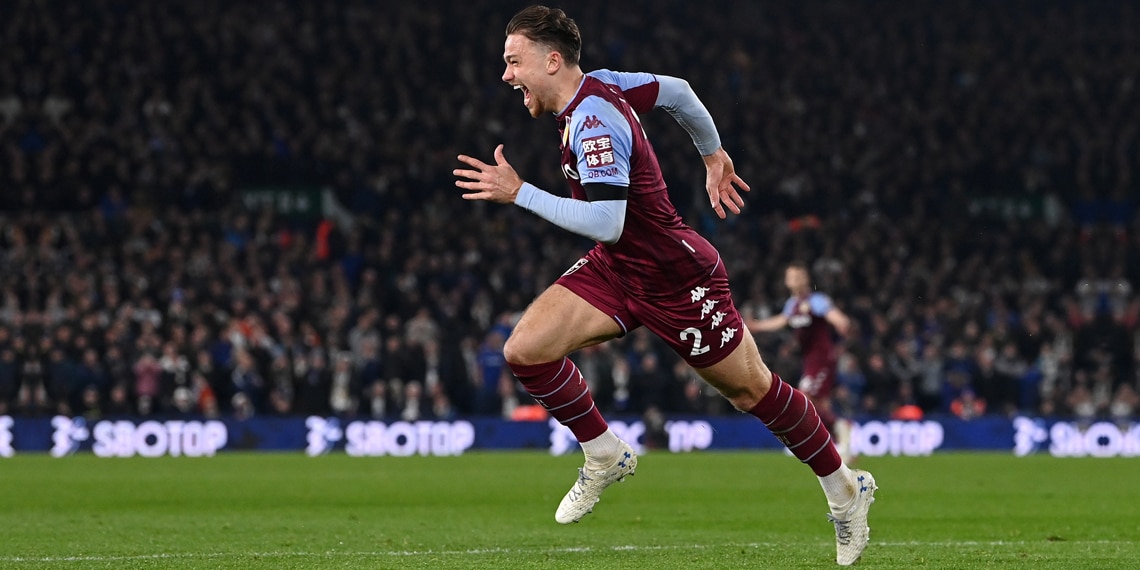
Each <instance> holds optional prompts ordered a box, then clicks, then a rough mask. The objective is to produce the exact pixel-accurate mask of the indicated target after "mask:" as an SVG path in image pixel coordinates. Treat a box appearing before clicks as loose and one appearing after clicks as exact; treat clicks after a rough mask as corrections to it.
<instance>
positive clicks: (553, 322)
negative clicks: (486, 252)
mask: <svg viewBox="0 0 1140 570" xmlns="http://www.w3.org/2000/svg"><path fill="white" fill-rule="evenodd" d="M596 265H597V264H594V266H589V267H587V266H585V263H584V262H580V264H579V265H576V266H575V268H574V269H572V270H571V271H568V272H567V273H566V274H565V275H563V276H562V278H561V279H559V280H558V282H556V283H555V284H554V285H552V286H551V287H550V288H549V289H547V290H546V291H545V292H543V293H542V294H541V295H539V297H538V298H537V299H535V301H534V302H533V303H532V304H531V306H530V307H528V308H527V310H526V312H524V313H523V316H522V318H521V319H520V320H519V323H518V324H517V325H516V326H515V329H514V331H513V332H512V333H511V336H510V338H508V339H507V342H506V345H504V347H503V354H504V357H505V358H506V360H507V364H508V365H509V366H510V368H511V371H512V372H514V374H515V376H516V377H517V378H518V379H519V382H521V383H522V385H523V387H524V388H525V389H526V391H527V393H529V394H530V395H531V396H533V397H534V398H535V400H537V401H538V402H539V403H540V404H541V405H542V406H543V407H545V408H546V409H547V410H548V411H549V412H550V414H551V415H552V416H554V418H555V419H557V420H558V421H559V422H560V423H562V424H563V425H565V426H566V427H567V428H569V429H570V431H571V432H573V434H574V437H575V438H576V439H577V440H578V441H579V443H580V444H581V445H582V451H583V453H584V454H585V456H586V463H585V465H584V466H583V467H582V469H580V470H579V473H578V479H577V480H576V481H575V483H574V486H573V487H571V489H570V491H569V492H568V493H567V494H566V496H565V497H564V498H563V499H562V502H561V503H560V504H559V506H558V510H557V511H556V512H555V520H557V521H558V522H559V523H562V524H566V523H570V522H577V521H578V520H580V519H581V518H582V517H583V516H585V515H586V513H589V512H590V511H591V510H592V509H593V507H594V505H595V504H596V503H597V502H598V500H599V499H600V496H601V493H602V491H603V490H605V488H606V487H608V486H609V485H611V484H612V483H614V482H616V481H620V480H622V479H623V478H624V477H625V476H626V475H632V474H633V472H634V470H635V469H636V467H637V455H636V453H635V452H634V449H633V448H632V447H631V446H630V445H629V444H627V443H626V442H623V441H621V440H620V439H618V437H617V435H615V434H614V433H613V431H611V430H610V429H609V428H608V426H607V425H606V422H605V420H604V419H603V418H602V415H601V413H599V411H598V409H597V406H595V405H594V400H593V397H592V396H591V395H590V391H589V388H588V387H587V385H586V382H585V379H584V378H583V377H582V374H581V372H580V371H579V370H578V367H577V366H575V364H574V362H573V361H571V360H570V359H569V358H567V357H566V355H567V354H569V353H571V352H573V351H576V350H578V349H581V348H585V347H587V346H591V345H594V344H598V343H600V342H604V341H606V340H608V339H611V338H615V337H618V336H621V335H622V334H624V333H625V332H626V327H630V328H633V327H635V326H637V325H636V323H635V322H634V319H633V318H632V317H631V316H629V315H628V314H627V313H626V311H625V309H624V308H623V307H622V306H621V301H620V299H619V298H617V297H618V295H617V294H616V293H615V292H614V289H613V288H612V287H609V286H608V284H607V281H606V278H605V276H604V272H602V271H600V268H597V267H596ZM619 323H620V324H619Z"/></svg>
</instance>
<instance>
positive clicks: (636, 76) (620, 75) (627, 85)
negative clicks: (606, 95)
mask: <svg viewBox="0 0 1140 570" xmlns="http://www.w3.org/2000/svg"><path fill="white" fill-rule="evenodd" d="M586 75H589V76H590V77H593V78H594V79H597V80H598V81H601V82H602V83H608V84H610V85H617V86H618V89H621V90H622V91H629V90H631V89H636V88H638V87H641V86H643V85H648V84H650V83H653V82H655V81H657V77H656V76H654V75H653V74H652V73H644V72H628V71H611V70H609V69H595V70H594V71H591V72H589V73H587V74H586Z"/></svg>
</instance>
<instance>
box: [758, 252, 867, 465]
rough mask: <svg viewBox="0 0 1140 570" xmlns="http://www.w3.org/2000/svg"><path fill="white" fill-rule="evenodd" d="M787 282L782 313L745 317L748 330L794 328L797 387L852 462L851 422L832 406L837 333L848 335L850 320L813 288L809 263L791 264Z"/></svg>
mask: <svg viewBox="0 0 1140 570" xmlns="http://www.w3.org/2000/svg"><path fill="white" fill-rule="evenodd" d="M784 285H785V286H786V287H787V288H788V292H789V293H790V294H791V297H789V298H788V300H787V301H786V302H785V303H784V310H783V311H781V312H780V314H778V315H774V316H771V317H768V318H766V319H762V320H756V319H750V318H746V319H745V323H746V324H747V325H748V330H749V331H751V332H754V333H758V332H772V331H777V330H780V329H782V328H784V327H791V329H792V331H794V333H795V337H796V340H797V341H798V342H799V345H800V353H801V357H802V359H803V373H802V375H801V376H800V383H799V386H797V388H799V389H800V391H801V392H803V393H805V394H807V395H808V396H809V397H810V398H811V400H812V402H813V403H815V407H816V409H817V410H819V417H820V418H821V419H822V420H823V423H824V425H825V426H827V429H828V431H830V432H831V434H832V436H833V437H834V438H835V445H836V447H837V448H838V449H839V453H840V455H841V456H843V459H844V461H849V460H850V459H851V453H850V450H851V424H850V422H848V421H847V420H845V419H843V418H838V417H836V415H835V412H834V410H833V408H832V405H831V390H832V388H833V387H834V386H835V376H836V374H837V369H838V366H839V347H838V346H837V344H836V342H835V335H836V333H839V334H840V335H844V336H846V335H847V333H848V332H849V331H850V329H851V319H849V318H847V315H846V314H844V313H843V311H841V310H839V308H837V307H836V306H835V305H834V303H832V302H831V297H828V296H827V295H826V294H824V293H821V292H819V291H812V287H811V275H810V273H809V272H808V268H807V265H806V264H804V263H801V262H793V263H791V264H789V265H788V267H787V269H786V270H785V271H784Z"/></svg>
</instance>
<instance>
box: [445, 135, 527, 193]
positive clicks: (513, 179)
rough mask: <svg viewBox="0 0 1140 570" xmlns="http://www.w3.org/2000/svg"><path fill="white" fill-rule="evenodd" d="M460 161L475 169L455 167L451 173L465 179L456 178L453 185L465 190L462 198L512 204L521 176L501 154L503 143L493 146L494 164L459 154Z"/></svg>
mask: <svg viewBox="0 0 1140 570" xmlns="http://www.w3.org/2000/svg"><path fill="white" fill-rule="evenodd" d="M459 162H462V163H464V164H466V165H468V166H470V167H471V168H474V169H475V170H466V169H463V168H456V169H455V170H454V171H453V173H454V174H455V175H456V176H458V177H460V178H467V180H456V181H455V185H456V186H458V187H460V188H463V189H464V190H467V193H465V194H463V199H464V200H490V201H492V202H498V203H500V204H513V203H514V202H515V196H518V194H519V188H521V187H522V184H523V181H522V178H519V175H518V174H517V173H516V172H515V169H514V167H512V166H511V165H510V163H508V162H507V159H506V157H504V156H503V145H499V146H497V147H495V164H487V163H485V162H483V161H481V160H479V159H477V158H473V157H470V156H467V155H465V154H461V155H459Z"/></svg>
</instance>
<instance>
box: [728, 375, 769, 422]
mask: <svg viewBox="0 0 1140 570" xmlns="http://www.w3.org/2000/svg"><path fill="white" fill-rule="evenodd" d="M771 387H772V372H771V371H770V370H768V367H767V366H764V365H763V363H761V364H760V366H759V367H758V368H757V369H756V370H754V371H753V372H752V379H751V381H750V382H748V383H746V384H744V385H741V386H739V387H737V389H735V390H733V391H732V392H731V393H728V394H724V396H725V397H726V398H728V401H729V402H731V403H732V407H734V408H736V409H738V410H740V411H742V412H747V411H749V410H751V409H752V408H755V407H756V404H759V403H760V400H763V399H764V396H765V395H766V394H768V389H769V388H771Z"/></svg>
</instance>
